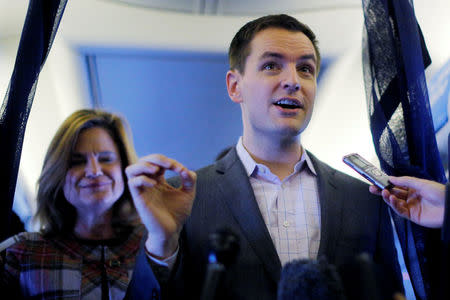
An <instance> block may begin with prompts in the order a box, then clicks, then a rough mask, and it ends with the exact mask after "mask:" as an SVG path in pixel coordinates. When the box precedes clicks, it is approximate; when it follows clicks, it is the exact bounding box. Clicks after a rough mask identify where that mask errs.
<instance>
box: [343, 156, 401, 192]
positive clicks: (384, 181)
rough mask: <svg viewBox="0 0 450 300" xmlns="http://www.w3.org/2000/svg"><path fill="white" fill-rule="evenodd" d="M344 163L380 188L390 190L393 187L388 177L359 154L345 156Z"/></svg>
mask: <svg viewBox="0 0 450 300" xmlns="http://www.w3.org/2000/svg"><path fill="white" fill-rule="evenodd" d="M343 161H344V163H346V164H347V165H348V166H350V167H351V168H352V169H354V170H355V171H356V172H358V173H359V174H360V175H361V176H363V177H364V178H366V179H367V180H369V181H370V182H371V183H372V184H374V185H376V186H377V187H378V188H380V189H389V188H391V187H392V186H393V185H392V184H391V183H390V182H389V180H388V175H386V174H385V173H384V172H383V171H381V170H380V169H378V168H377V167H375V166H374V165H373V164H371V163H370V162H369V161H367V160H366V159H364V158H363V157H362V156H361V155H359V154H358V153H352V154H348V155H345V156H344V158H343Z"/></svg>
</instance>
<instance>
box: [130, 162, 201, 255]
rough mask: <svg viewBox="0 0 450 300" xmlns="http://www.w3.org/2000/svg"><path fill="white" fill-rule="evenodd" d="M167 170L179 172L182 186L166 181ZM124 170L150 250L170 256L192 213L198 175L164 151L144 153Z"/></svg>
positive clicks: (153, 252) (151, 252) (148, 249)
mask: <svg viewBox="0 0 450 300" xmlns="http://www.w3.org/2000/svg"><path fill="white" fill-rule="evenodd" d="M166 170H171V171H174V172H175V173H177V174H178V175H179V176H180V178H181V186H180V187H178V188H175V187H173V186H171V185H169V184H168V183H167V182H166V180H165V178H164V173H165V171H166ZM125 173H126V175H127V178H128V187H129V189H130V192H131V196H132V197H133V201H134V204H135V206H136V210H137V211H138V213H139V216H140V217H141V220H142V222H143V223H144V225H145V227H146V228H147V230H148V238H147V241H146V244H145V246H146V248H147V251H149V252H150V254H152V255H153V256H155V257H156V258H159V259H164V258H167V257H169V256H170V255H172V254H173V253H174V252H175V250H176V248H177V246H178V238H179V236H180V232H181V229H182V227H183V225H184V222H185V221H186V219H187V217H188V216H189V215H190V213H191V210H192V204H193V201H194V197H195V183H196V180H197V175H196V174H195V172H193V171H189V170H188V169H187V168H186V167H185V166H183V165H182V164H180V163H179V162H177V161H175V160H173V159H170V158H168V157H166V156H164V155H161V154H150V155H147V156H145V157H142V158H141V159H139V161H138V162H137V163H135V164H132V165H130V166H128V167H127V168H126V169H125Z"/></svg>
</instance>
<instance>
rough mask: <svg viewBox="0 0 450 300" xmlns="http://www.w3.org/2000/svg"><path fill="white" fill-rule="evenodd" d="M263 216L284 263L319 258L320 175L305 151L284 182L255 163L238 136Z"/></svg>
mask: <svg viewBox="0 0 450 300" xmlns="http://www.w3.org/2000/svg"><path fill="white" fill-rule="evenodd" d="M236 150H237V154H238V156H239V159H240V160H241V161H242V163H243V165H244V167H245V169H246V171H247V174H248V176H249V180H250V184H251V186H252V188H253V192H254V194H255V198H256V202H257V203H258V206H259V210H260V211H261V215H262V217H263V219H264V222H265V223H266V226H267V229H268V230H269V233H270V236H271V237H272V241H273V243H274V245H275V248H276V250H277V253H278V256H279V257H280V260H281V264H282V265H284V264H286V263H287V262H289V261H292V260H294V259H302V258H306V259H316V258H317V253H318V251H319V242H320V204H319V194H318V189H317V174H316V171H315V170H314V166H313V164H312V162H311V159H310V158H309V157H308V154H307V153H306V151H303V154H302V157H301V158H300V160H299V162H298V163H297V164H296V165H295V167H294V171H293V172H292V174H290V175H289V176H288V177H286V178H285V179H284V180H283V181H281V180H280V179H279V178H278V177H277V176H276V175H274V174H273V173H272V172H271V171H270V169H269V168H268V167H267V166H265V165H263V164H258V163H256V162H255V161H254V160H253V158H252V157H251V156H250V154H249V153H248V152H247V150H246V149H245V148H244V145H243V143H242V137H241V138H239V141H238V144H237V146H236Z"/></svg>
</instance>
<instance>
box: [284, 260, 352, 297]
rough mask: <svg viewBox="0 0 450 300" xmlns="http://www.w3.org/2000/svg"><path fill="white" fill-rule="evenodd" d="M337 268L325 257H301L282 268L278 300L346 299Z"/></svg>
mask: <svg viewBox="0 0 450 300" xmlns="http://www.w3.org/2000/svg"><path fill="white" fill-rule="evenodd" d="M346 299H347V298H346V297H345V293H344V288H343V285H342V282H341V279H340V276H339V274H338V272H337V270H336V268H335V267H334V266H333V265H331V264H329V263H328V262H327V261H326V259H325V258H319V259H318V260H310V259H300V260H294V261H292V262H289V263H287V264H286V265H285V266H284V267H283V269H282V270H281V277H280V281H279V283H278V297H277V300H346Z"/></svg>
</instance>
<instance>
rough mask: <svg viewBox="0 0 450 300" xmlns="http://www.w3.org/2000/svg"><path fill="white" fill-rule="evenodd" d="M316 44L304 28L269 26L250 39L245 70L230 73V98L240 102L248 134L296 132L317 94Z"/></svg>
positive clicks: (307, 118) (283, 134) (300, 130)
mask: <svg viewBox="0 0 450 300" xmlns="http://www.w3.org/2000/svg"><path fill="white" fill-rule="evenodd" d="M316 62H317V57H316V53H315V51H314V46H313V44H312V42H311V41H310V40H309V39H308V37H307V36H306V35H305V34H303V33H302V32H292V31H288V30H285V29H279V28H268V29H265V30H262V31H260V32H259V33H257V34H256V35H255V37H254V38H253V40H252V42H251V43H250V55H249V56H248V57H247V60H246V64H245V70H244V74H241V73H239V72H238V71H236V70H233V71H229V72H228V74H227V86H228V93H229V95H230V98H231V99H232V100H233V101H234V102H237V103H240V104H241V108H242V117H243V122H244V135H246V134H247V135H248V134H252V135H254V136H270V135H273V136H277V137H279V136H280V135H281V136H286V137H288V136H297V135H298V134H300V133H301V132H302V131H303V130H304V129H305V128H306V126H307V125H308V123H309V121H310V119H311V115H312V111H313V106H314V98H315V95H316Z"/></svg>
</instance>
